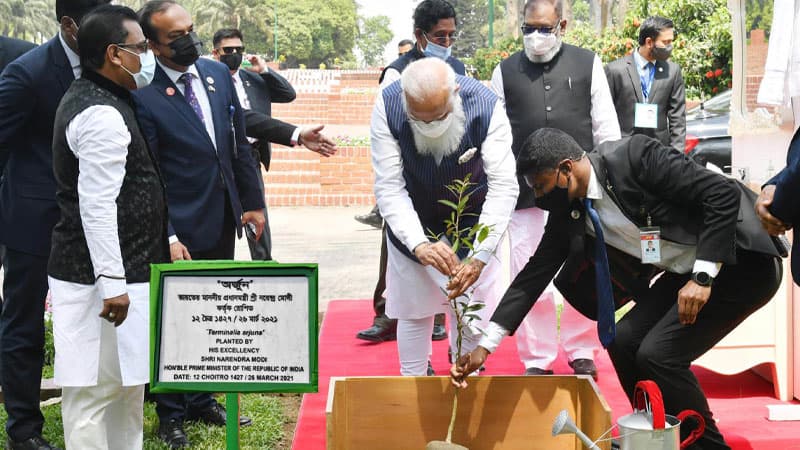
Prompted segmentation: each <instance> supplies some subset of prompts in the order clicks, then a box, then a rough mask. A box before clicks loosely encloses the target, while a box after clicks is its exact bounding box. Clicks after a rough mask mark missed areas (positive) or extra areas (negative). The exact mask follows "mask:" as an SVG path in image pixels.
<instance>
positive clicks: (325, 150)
mask: <svg viewBox="0 0 800 450" xmlns="http://www.w3.org/2000/svg"><path fill="white" fill-rule="evenodd" d="M323 128H325V125H315V126H312V127H303V128H301V129H300V137H299V138H298V144H301V145H303V146H304V147H305V148H307V149H309V150H311V151H312V152H315V153H319V154H320V155H322V156H324V157H326V158H327V157H329V156H333V155H335V154H336V151H337V148H336V143H335V142H333V141H332V140H330V139H329V138H328V137H327V136H325V135H324V134H322V133H320V131H322V129H323Z"/></svg>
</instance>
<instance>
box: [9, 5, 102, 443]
mask: <svg viewBox="0 0 800 450" xmlns="http://www.w3.org/2000/svg"><path fill="white" fill-rule="evenodd" d="M108 2H109V0H57V1H56V20H58V22H59V23H60V24H61V29H60V31H59V33H58V35H57V36H55V37H53V38H52V39H50V40H49V41H48V42H47V43H45V44H44V45H42V46H40V47H38V48H35V49H33V50H31V51H30V52H28V53H26V54H25V55H23V56H21V57H20V58H19V59H17V60H16V61H14V62H12V63H11V64H9V65H8V67H6V69H5V71H4V72H3V75H2V78H0V170H2V172H3V182H2V185H1V186H0V242H1V243H2V244H4V245H5V246H6V256H5V259H4V261H3V265H4V268H5V278H4V282H3V297H4V302H3V312H2V315H1V316H0V330H1V331H0V342H2V350H0V360H1V363H0V366H2V369H0V370H1V371H2V377H1V378H2V386H3V395H4V397H5V403H4V404H5V408H6V412H7V413H8V421H7V422H6V433H7V435H8V438H7V442H6V447H7V448H9V449H14V450H16V449H37V450H38V449H52V448H55V447H52V446H51V445H50V444H49V443H48V442H47V441H46V440H45V439H44V438H43V437H42V425H43V424H44V417H43V416H42V412H41V410H40V409H39V388H40V380H41V378H42V363H43V359H44V320H43V317H44V299H45V296H46V295H47V259H48V257H49V255H50V235H51V234H52V231H53V227H54V226H55V224H56V221H57V220H58V217H59V213H58V206H56V186H55V179H54V177H53V162H52V152H51V146H52V142H53V120H54V117H55V113H56V108H57V107H58V102H59V101H60V100H61V97H63V95H64V93H65V92H66V91H67V88H69V86H70V84H72V81H73V80H74V79H75V78H76V77H78V76H80V72H81V69H80V59H79V57H78V44H77V40H76V36H77V33H78V24H79V23H80V21H81V19H82V18H83V16H85V15H86V14H87V13H89V12H90V11H91V10H92V9H94V8H95V7H97V6H98V5H101V4H105V3H108Z"/></svg>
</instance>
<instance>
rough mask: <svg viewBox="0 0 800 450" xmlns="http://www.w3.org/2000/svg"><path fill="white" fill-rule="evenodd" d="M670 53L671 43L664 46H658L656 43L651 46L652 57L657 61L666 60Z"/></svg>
mask: <svg viewBox="0 0 800 450" xmlns="http://www.w3.org/2000/svg"><path fill="white" fill-rule="evenodd" d="M671 54H672V45H667V46H666V47H659V46H657V45H654V46H653V52H652V53H651V55H653V58H654V59H657V60H659V61H666V60H668V59H669V57H670V55H671Z"/></svg>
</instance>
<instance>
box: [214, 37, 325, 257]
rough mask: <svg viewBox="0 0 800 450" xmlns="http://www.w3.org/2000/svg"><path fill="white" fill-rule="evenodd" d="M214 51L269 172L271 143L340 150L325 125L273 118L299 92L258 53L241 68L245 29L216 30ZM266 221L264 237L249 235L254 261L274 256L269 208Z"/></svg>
mask: <svg viewBox="0 0 800 450" xmlns="http://www.w3.org/2000/svg"><path fill="white" fill-rule="evenodd" d="M211 54H212V55H213V56H214V59H216V60H217V61H219V62H221V63H223V64H225V65H226V66H228V69H229V70H230V71H231V76H232V77H233V85H234V86H235V87H236V94H237V95H238V96H239V103H240V104H241V105H242V108H243V109H244V110H245V128H246V133H247V136H248V137H249V138H250V143H251V144H252V146H253V150H254V154H253V155H254V156H255V158H256V160H257V161H261V163H262V164H263V165H264V170H265V171H269V163H270V160H271V159H272V147H271V146H270V142H275V143H277V144H281V145H285V146H294V145H297V144H302V145H304V146H305V147H306V148H308V149H309V150H311V151H314V152H316V153H319V154H320V155H322V156H325V157H329V156H331V155H333V154H335V153H336V148H335V147H336V144H335V143H334V142H333V141H331V140H330V139H328V138H327V137H325V136H324V135H322V134H321V133H320V131H322V128H323V126H322V125H318V126H315V127H308V128H300V127H297V126H295V125H292V124H288V123H286V122H281V121H280V120H277V119H273V118H272V117H271V115H272V102H275V103H289V102H291V101H293V100H294V99H295V97H296V93H295V91H294V88H293V87H292V85H291V84H289V82H288V81H287V80H286V79H285V78H283V77H282V76H280V75H278V74H277V73H275V71H273V70H271V69H270V68H269V67H268V66H267V64H266V63H265V62H264V60H263V59H261V58H260V57H259V56H257V55H249V56H248V57H247V60H248V62H249V63H250V65H249V66H247V67H246V70H240V67H241V65H242V61H243V59H244V56H245V53H244V38H243V36H242V32H241V31H239V30H237V29H235V28H225V29H222V30H218V31H217V32H216V33H214V50H213V51H212V52H211ZM260 187H261V191H262V196H263V194H264V184H263V183H261V184H260ZM264 220H265V223H264V232H263V233H261V238H260V239H258V240H254V239H252V238H250V237H249V236H248V240H247V244H248V245H249V246H250V257H251V258H252V259H253V260H254V261H258V260H271V259H272V236H271V232H270V228H269V217H268V215H267V208H266V207H264Z"/></svg>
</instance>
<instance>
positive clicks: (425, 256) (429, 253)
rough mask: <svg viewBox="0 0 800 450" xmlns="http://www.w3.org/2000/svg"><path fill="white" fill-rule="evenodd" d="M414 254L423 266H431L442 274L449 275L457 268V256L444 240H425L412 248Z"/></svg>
mask: <svg viewBox="0 0 800 450" xmlns="http://www.w3.org/2000/svg"><path fill="white" fill-rule="evenodd" d="M414 256H416V257H417V259H418V260H419V262H421V263H422V265H423V266H433V268H434V269H436V270H438V271H439V272H441V273H442V274H443V275H446V276H448V277H449V276H451V275H453V273H455V271H456V269H457V268H458V264H459V263H458V256H456V254H455V253H454V252H453V249H451V248H450V246H449V245H447V244H445V243H444V242H441V241H437V242H425V243H422V244H419V245H418V246H416V247H415V248H414Z"/></svg>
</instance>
